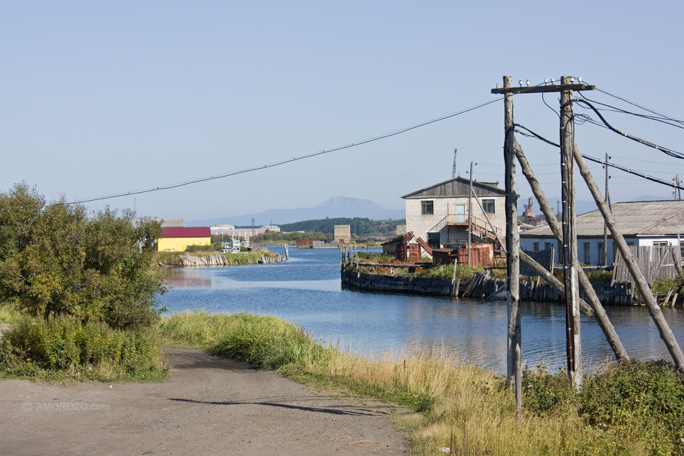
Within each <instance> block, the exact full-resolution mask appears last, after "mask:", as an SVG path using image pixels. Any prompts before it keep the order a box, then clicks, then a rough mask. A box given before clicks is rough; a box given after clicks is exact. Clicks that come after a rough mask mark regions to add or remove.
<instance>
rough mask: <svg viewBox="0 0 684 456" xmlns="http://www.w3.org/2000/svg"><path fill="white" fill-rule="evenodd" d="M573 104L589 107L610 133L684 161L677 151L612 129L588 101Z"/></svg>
mask: <svg viewBox="0 0 684 456" xmlns="http://www.w3.org/2000/svg"><path fill="white" fill-rule="evenodd" d="M575 102H576V103H582V104H585V105H587V106H589V107H590V108H591V110H592V111H594V112H595V113H596V115H597V116H599V118H600V119H601V121H602V122H603V123H604V124H605V126H606V127H607V128H608V129H609V130H611V131H612V132H614V133H617V134H619V135H621V136H624V137H625V138H628V139H631V140H632V141H635V142H638V143H641V144H643V145H645V146H648V147H651V148H653V149H656V150H659V151H661V152H662V153H664V154H666V155H669V156H670V157H674V158H679V159H682V160H684V154H682V153H681V152H677V151H675V150H672V149H668V148H667V147H663V146H659V145H658V144H655V143H652V142H650V141H646V140H645V139H641V138H639V137H637V136H634V135H631V134H629V133H625V132H623V131H620V130H618V129H617V128H615V127H613V126H612V125H611V124H609V123H608V121H607V120H606V119H605V118H604V117H603V115H601V113H600V112H599V110H598V109H596V107H595V106H594V105H593V104H591V103H589V102H588V101H586V100H579V99H576V100H575ZM590 122H591V121H590ZM594 122H595V121H594ZM594 122H591V123H594Z"/></svg>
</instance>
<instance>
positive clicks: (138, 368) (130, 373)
mask: <svg viewBox="0 0 684 456" xmlns="http://www.w3.org/2000/svg"><path fill="white" fill-rule="evenodd" d="M0 366H2V370H3V371H4V373H5V374H9V375H20V376H21V375H27V374H28V375H35V374H36V373H38V372H42V373H49V372H52V373H54V372H57V371H60V372H62V373H63V374H66V375H67V376H81V375H83V376H85V377H86V378H97V379H102V380H104V379H118V378H138V379H140V378H156V377H159V376H161V375H163V374H164V366H163V362H162V353H161V346H160V338H159V334H158V332H157V331H156V330H154V329H139V330H136V331H133V330H116V329H112V328H110V327H109V326H108V325H107V324H106V323H100V322H88V323H82V322H81V321H80V320H78V319H75V318H73V317H57V318H52V317H51V318H49V319H47V320H45V319H38V318H30V317H24V318H22V319H21V321H20V322H18V323H17V324H16V325H15V326H14V327H12V328H11V329H10V330H9V331H8V332H6V333H5V334H4V336H3V339H2V342H1V343H0Z"/></svg>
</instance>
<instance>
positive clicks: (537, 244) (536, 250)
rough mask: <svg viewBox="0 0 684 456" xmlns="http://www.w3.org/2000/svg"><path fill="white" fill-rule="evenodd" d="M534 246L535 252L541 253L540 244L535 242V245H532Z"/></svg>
mask: <svg viewBox="0 0 684 456" xmlns="http://www.w3.org/2000/svg"><path fill="white" fill-rule="evenodd" d="M532 246H533V248H534V251H535V252H539V242H535V243H534V244H532Z"/></svg>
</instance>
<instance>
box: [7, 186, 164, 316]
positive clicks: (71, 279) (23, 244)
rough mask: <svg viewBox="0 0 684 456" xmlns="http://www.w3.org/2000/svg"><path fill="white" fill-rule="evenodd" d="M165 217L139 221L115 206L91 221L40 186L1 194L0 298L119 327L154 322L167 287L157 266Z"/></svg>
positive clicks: (81, 210) (42, 313) (32, 308)
mask: <svg viewBox="0 0 684 456" xmlns="http://www.w3.org/2000/svg"><path fill="white" fill-rule="evenodd" d="M160 233H161V228H160V226H159V223H158V222H154V221H150V220H143V221H140V222H138V223H137V225H134V223H133V213H132V212H130V211H126V212H124V213H123V215H122V216H121V217H119V216H117V214H116V212H113V211H110V210H109V209H108V208H107V209H105V210H104V211H101V212H99V213H98V214H96V215H95V216H94V217H93V218H92V219H88V218H87V217H86V215H85V208H84V207H83V206H79V205H69V204H66V202H65V201H64V199H61V200H60V201H58V202H56V203H53V204H49V205H46V204H45V200H44V198H43V197H42V196H41V195H39V194H38V193H37V192H36V190H35V188H29V187H28V186H27V185H26V184H24V183H21V184H17V185H15V186H14V187H13V188H12V190H11V191H9V192H8V193H3V194H1V195H0V299H3V300H7V301H12V302H14V303H16V304H17V306H18V307H19V309H20V310H22V311H25V312H28V313H30V314H33V315H40V316H42V317H44V318H48V317H50V316H51V315H57V314H65V315H71V316H74V317H76V318H78V319H80V320H81V321H89V320H102V321H105V322H107V323H109V324H110V325H111V326H113V327H117V328H127V327H136V326H141V325H148V324H150V323H151V322H152V321H153V319H154V318H156V316H157V315H158V313H159V312H158V310H159V309H158V305H157V302H156V296H157V295H158V293H160V292H163V291H165V289H164V286H163V281H162V278H161V276H160V275H159V274H158V272H157V271H155V270H154V269H153V268H152V266H153V264H154V251H155V244H156V239H157V238H158V236H159V234H160Z"/></svg>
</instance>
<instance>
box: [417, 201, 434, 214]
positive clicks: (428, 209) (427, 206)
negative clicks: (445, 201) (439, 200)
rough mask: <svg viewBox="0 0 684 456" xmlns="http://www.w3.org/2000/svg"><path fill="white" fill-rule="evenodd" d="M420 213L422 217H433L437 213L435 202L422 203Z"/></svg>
mask: <svg viewBox="0 0 684 456" xmlns="http://www.w3.org/2000/svg"><path fill="white" fill-rule="evenodd" d="M420 213H421V214H422V215H432V214H434V213H435V205H434V201H421V202H420Z"/></svg>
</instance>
